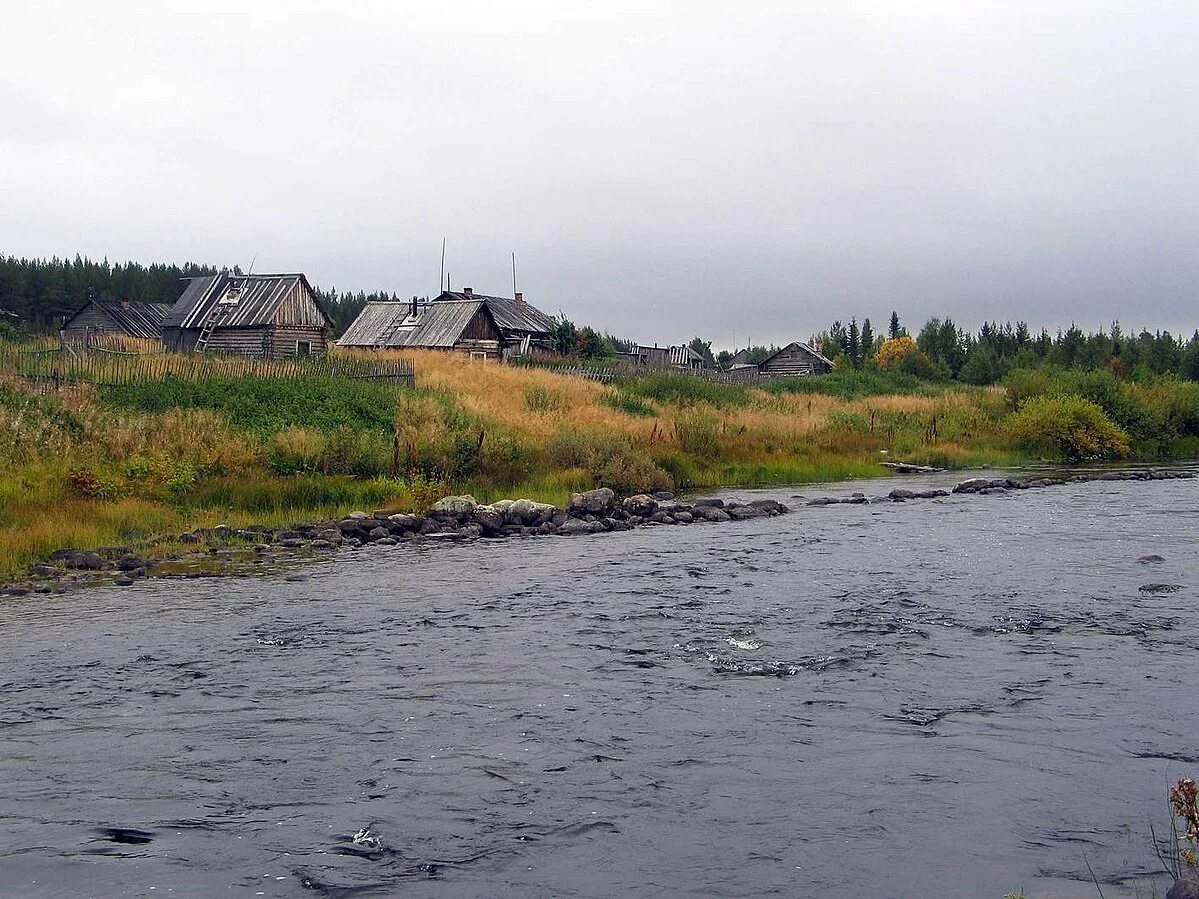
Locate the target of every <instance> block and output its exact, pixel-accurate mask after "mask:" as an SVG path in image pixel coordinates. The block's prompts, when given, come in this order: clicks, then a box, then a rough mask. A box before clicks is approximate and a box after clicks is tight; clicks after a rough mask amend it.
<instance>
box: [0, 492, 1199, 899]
mask: <svg viewBox="0 0 1199 899" xmlns="http://www.w3.org/2000/svg"><path fill="white" fill-rule="evenodd" d="M962 477H963V475H961V474H960V473H959V474H957V475H955V476H953V477H950V476H949V475H932V476H923V477H892V478H886V479H879V480H878V481H869V482H857V483H849V484H838V485H831V486H824V487H818V488H817V487H804V488H799V489H797V488H790V489H788V488H776V489H772V490H767V491H722V492H720V494H719V495H722V496H726V497H729V496H733V497H736V498H738V499H748V498H754V497H761V496H768V497H773V498H777V499H781V500H783V501H784V502H787V503H789V504H792V505H793V506H796V507H797V508H796V511H795V512H794V513H793V514H789V515H784V516H781V517H778V518H765V519H758V520H753V521H744V522H733V523H729V524H723V525H706V524H696V525H692V526H678V527H666V526H663V527H657V528H652V529H647V530H636V531H627V532H621V533H611V534H603V535H597V536H592V537H576V538H560V537H546V538H526V539H513V540H504V541H486V540H484V541H474V542H469V543H460V544H453V545H431V544H411V543H409V544H401V545H399V546H367V547H363V548H361V549H356V550H350V549H346V550H341V551H338V552H336V553H330V554H327V555H324V556H321V557H319V558H318V559H316V560H315V561H312V562H310V563H306V564H304V565H302V566H298V567H297V566H296V564H295V563H289V565H284V566H282V567H280V568H278V569H277V570H273V571H269V572H265V573H263V574H260V575H256V576H244V577H228V578H214V579H204V580H187V581H180V580H165V579H150V580H148V581H144V582H139V583H137V584H136V585H135V586H133V587H128V588H104V589H98V590H93V591H89V592H82V593H75V594H66V595H54V596H45V595H30V596H25V597H20V598H9V599H5V600H4V601H3V605H2V607H0V610H2V614H0V691H2V696H3V700H2V705H0V740H2V743H0V745H2V746H3V752H2V754H0V894H2V895H6V896H8V895H11V896H21V897H49V896H120V895H130V896H164V895H175V896H226V895H228V896H270V897H278V896H287V897H306V896H328V897H346V896H375V895H379V896H389V895H397V896H455V897H457V896H479V897H483V896H486V897H522V899H523V897H529V896H542V895H553V896H667V895H670V896H673V895H692V896H694V895H703V896H747V897H748V896H771V895H776V896H796V897H809V896H810V897H819V899H858V897H874V896H878V897H922V899H925V897H994V899H1001V897H1003V896H1004V894H1005V893H1007V892H1014V891H1017V890H1019V889H1021V888H1023V890H1024V891H1025V893H1026V895H1027V896H1028V897H1030V899H1031V897H1037V896H1053V897H1060V899H1075V897H1078V899H1083V897H1086V899H1094V897H1096V896H1097V895H1098V893H1097V889H1096V886H1095V884H1094V883H1093V882H1092V879H1093V878H1094V879H1095V880H1097V881H1098V883H1099V884H1100V886H1101V888H1102V890H1103V893H1104V895H1105V896H1106V897H1107V899H1113V897H1124V896H1128V897H1131V896H1133V895H1135V894H1137V893H1139V895H1141V896H1148V895H1149V884H1150V877H1151V875H1153V874H1154V873H1155V872H1160V871H1161V870H1162V865H1161V862H1160V861H1159V860H1158V857H1157V855H1156V853H1155V851H1154V846H1153V841H1152V839H1151V837H1150V827H1151V826H1152V827H1153V828H1154V829H1155V830H1156V832H1157V834H1158V836H1159V837H1161V835H1162V834H1163V833H1168V831H1169V824H1168V821H1169V815H1168V811H1167V807H1166V803H1165V796H1166V791H1167V788H1168V786H1169V784H1170V783H1171V782H1173V781H1174V780H1175V779H1177V778H1178V777H1181V776H1185V775H1192V776H1195V775H1199V652H1197V650H1199V621H1197V619H1196V615H1195V600H1196V595H1197V592H1199V565H1197V562H1199V544H1197V538H1199V480H1191V481H1147V482H1141V481H1137V482H1121V481H1115V482H1092V483H1085V484H1067V485H1065V486H1061V487H1056V488H1052V489H1045V490H1026V491H1021V492H1018V493H1015V492H1014V493H1012V494H1010V495H989V496H968V497H967V496H957V495H955V496H951V497H947V498H944V499H938V500H928V501H921V502H909V503H888V504H882V505H832V506H825V507H811V508H809V507H804V506H803V505H802V502H803V501H802V500H799V499H793V498H792V497H793V495H802V496H805V497H811V496H816V495H821V494H830V493H831V494H836V495H843V494H846V493H848V492H850V491H853V490H861V491H863V492H865V493H867V494H875V493H880V492H886V490H888V489H890V488H892V487H896V486H906V487H915V488H917V489H919V488H922V487H929V486H945V485H946V484H950V483H953V482H954V481H957V480H960V479H961V478H962ZM1150 556H1157V557H1160V559H1158V560H1153V559H1146V558H1145V557H1150ZM1157 883H1158V888H1159V893H1164V889H1165V887H1166V886H1168V883H1169V881H1168V880H1167V879H1164V878H1159V879H1158V881H1157Z"/></svg>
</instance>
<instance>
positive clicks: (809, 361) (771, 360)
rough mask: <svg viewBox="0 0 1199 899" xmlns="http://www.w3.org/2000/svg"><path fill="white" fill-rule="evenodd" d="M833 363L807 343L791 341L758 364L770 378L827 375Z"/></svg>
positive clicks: (764, 375)
mask: <svg viewBox="0 0 1199 899" xmlns="http://www.w3.org/2000/svg"><path fill="white" fill-rule="evenodd" d="M833 368H834V366H833V363H832V362H830V361H829V360H828V359H826V358H824V357H823V356H821V355H820V354H819V353H818V352H816V351H815V350H814V349H812V348H811V347H810V346H808V345H807V344H806V343H799V342H795V343H789V344H787V345H786V346H785V347H783V348H782V349H781V350H775V352H773V353H771V354H770V355H769V356H767V357H766V358H765V359H763V360H762V361H761V362H760V363H759V364H758V371H760V372H761V373H762V376H763V377H768V378H797V377H806V376H809V375H827V374H828V373H829V372H831V371H832V370H833Z"/></svg>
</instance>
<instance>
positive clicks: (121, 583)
mask: <svg viewBox="0 0 1199 899" xmlns="http://www.w3.org/2000/svg"><path fill="white" fill-rule="evenodd" d="M113 583H114V584H116V585H117V586H118V587H132V586H133V578H131V577H130V576H129V575H127V574H123V575H121V576H120V577H119V578H117V579H116V580H115V581H113Z"/></svg>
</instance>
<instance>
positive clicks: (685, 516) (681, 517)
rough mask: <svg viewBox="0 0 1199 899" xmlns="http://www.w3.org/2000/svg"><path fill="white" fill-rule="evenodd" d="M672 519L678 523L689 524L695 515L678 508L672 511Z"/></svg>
mask: <svg viewBox="0 0 1199 899" xmlns="http://www.w3.org/2000/svg"><path fill="white" fill-rule="evenodd" d="M674 520H675V521H677V522H678V523H679V524H691V522H693V521H695V516H694V515H692V514H691V513H690V512H686V511H683V510H679V511H678V512H675V513H674Z"/></svg>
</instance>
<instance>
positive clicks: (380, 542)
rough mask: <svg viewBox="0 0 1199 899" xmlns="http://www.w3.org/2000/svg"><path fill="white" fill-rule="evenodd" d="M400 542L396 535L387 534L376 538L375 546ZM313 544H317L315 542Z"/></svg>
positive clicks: (392, 544)
mask: <svg viewBox="0 0 1199 899" xmlns="http://www.w3.org/2000/svg"><path fill="white" fill-rule="evenodd" d="M399 542H400V541H399V540H397V539H396V538H395V537H391V536H387V537H382V538H380V539H378V540H376V541H375V546H395V545H396V544H397V543H399ZM312 545H313V546H316V544H315V543H314V544H312Z"/></svg>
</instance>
